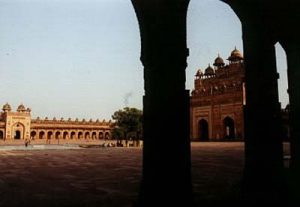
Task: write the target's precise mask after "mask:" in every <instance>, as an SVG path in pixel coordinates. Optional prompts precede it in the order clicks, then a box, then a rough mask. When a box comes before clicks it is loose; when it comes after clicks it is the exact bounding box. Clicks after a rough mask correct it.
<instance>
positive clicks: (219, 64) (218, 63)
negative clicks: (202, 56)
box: [214, 54, 225, 67]
mask: <svg viewBox="0 0 300 207" xmlns="http://www.w3.org/2000/svg"><path fill="white" fill-rule="evenodd" d="M224 65H225V63H224V60H223V59H222V58H221V57H220V55H219V54H218V57H217V58H216V59H215V62H214V66H216V67H222V66H224Z"/></svg>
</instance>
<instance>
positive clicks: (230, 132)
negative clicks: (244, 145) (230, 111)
mask: <svg viewBox="0 0 300 207" xmlns="http://www.w3.org/2000/svg"><path fill="white" fill-rule="evenodd" d="M223 122H224V130H225V132H224V138H225V139H234V138H235V129H234V121H233V119H232V118H230V117H226V118H225V119H224V121H223Z"/></svg>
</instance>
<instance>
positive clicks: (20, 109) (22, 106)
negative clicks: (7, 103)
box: [17, 104, 26, 112]
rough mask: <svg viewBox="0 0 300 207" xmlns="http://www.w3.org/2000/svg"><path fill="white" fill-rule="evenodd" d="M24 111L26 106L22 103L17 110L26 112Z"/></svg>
mask: <svg viewBox="0 0 300 207" xmlns="http://www.w3.org/2000/svg"><path fill="white" fill-rule="evenodd" d="M24 111H26V108H25V106H24V105H23V104H20V105H19V106H18V108H17V112H24Z"/></svg>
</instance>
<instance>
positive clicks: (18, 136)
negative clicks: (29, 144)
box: [14, 130, 21, 139]
mask: <svg viewBox="0 0 300 207" xmlns="http://www.w3.org/2000/svg"><path fill="white" fill-rule="evenodd" d="M14 139H21V131H20V130H16V131H15V134H14Z"/></svg>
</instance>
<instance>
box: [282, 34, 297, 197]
mask: <svg viewBox="0 0 300 207" xmlns="http://www.w3.org/2000/svg"><path fill="white" fill-rule="evenodd" d="M297 37H298V36H297ZM295 39H298V38H294V40H295ZM283 47H284V48H285V51H286V54H287V64H288V87H289V89H288V92H289V100H290V112H289V122H290V144H291V164H290V187H291V193H292V198H293V201H292V202H297V203H299V202H300V198H299V185H300V178H299V174H300V130H299V126H300V81H299V80H300V42H299V40H297V41H293V40H292V38H291V39H290V40H287V41H284V42H283Z"/></svg>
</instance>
